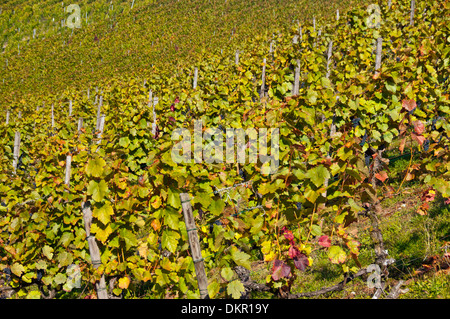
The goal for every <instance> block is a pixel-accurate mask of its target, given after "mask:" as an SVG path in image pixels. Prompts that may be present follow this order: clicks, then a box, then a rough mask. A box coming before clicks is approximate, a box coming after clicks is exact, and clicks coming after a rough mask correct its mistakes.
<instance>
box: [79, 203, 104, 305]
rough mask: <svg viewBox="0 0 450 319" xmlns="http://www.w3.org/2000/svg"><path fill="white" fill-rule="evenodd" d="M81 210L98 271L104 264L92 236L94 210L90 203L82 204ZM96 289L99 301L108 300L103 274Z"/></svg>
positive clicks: (91, 252)
mask: <svg viewBox="0 0 450 319" xmlns="http://www.w3.org/2000/svg"><path fill="white" fill-rule="evenodd" d="M81 208H82V211H83V220H84V229H85V231H86V238H87V240H88V245H89V255H90V256H91V262H92V266H94V268H95V269H97V268H98V267H100V265H101V264H102V261H101V259H100V250H99V248H98V245H97V242H96V241H95V236H92V235H91V224H92V210H91V204H90V202H89V201H87V202H83V203H82V204H81ZM95 287H96V290H97V298H98V299H108V292H107V291H106V282H105V275H104V274H102V276H101V278H100V281H99V282H96V283H95Z"/></svg>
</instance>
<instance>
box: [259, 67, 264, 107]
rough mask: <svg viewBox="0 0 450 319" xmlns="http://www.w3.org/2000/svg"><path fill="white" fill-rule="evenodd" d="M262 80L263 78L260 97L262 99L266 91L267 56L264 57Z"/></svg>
mask: <svg viewBox="0 0 450 319" xmlns="http://www.w3.org/2000/svg"><path fill="white" fill-rule="evenodd" d="M261 80H262V84H261V90H260V91H259V99H260V100H262V98H263V97H264V91H265V88H266V86H265V82H266V58H264V60H263V69H262V75H261Z"/></svg>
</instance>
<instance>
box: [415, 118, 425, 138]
mask: <svg viewBox="0 0 450 319" xmlns="http://www.w3.org/2000/svg"><path fill="white" fill-rule="evenodd" d="M414 131H415V132H416V134H417V135H422V133H423V132H424V131H425V125H423V123H422V122H421V121H415V122H414Z"/></svg>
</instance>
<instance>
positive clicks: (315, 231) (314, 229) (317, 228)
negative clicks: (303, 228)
mask: <svg viewBox="0 0 450 319" xmlns="http://www.w3.org/2000/svg"><path fill="white" fill-rule="evenodd" d="M311 235H313V236H320V235H322V228H320V226H319V225H312V226H311Z"/></svg>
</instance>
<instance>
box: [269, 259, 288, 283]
mask: <svg viewBox="0 0 450 319" xmlns="http://www.w3.org/2000/svg"><path fill="white" fill-rule="evenodd" d="M290 273H291V267H289V266H288V265H286V264H285V263H284V262H282V261H281V260H278V259H275V261H274V263H273V267H272V279H273V280H275V281H277V280H279V279H280V278H286V277H287V276H289V274H290Z"/></svg>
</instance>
